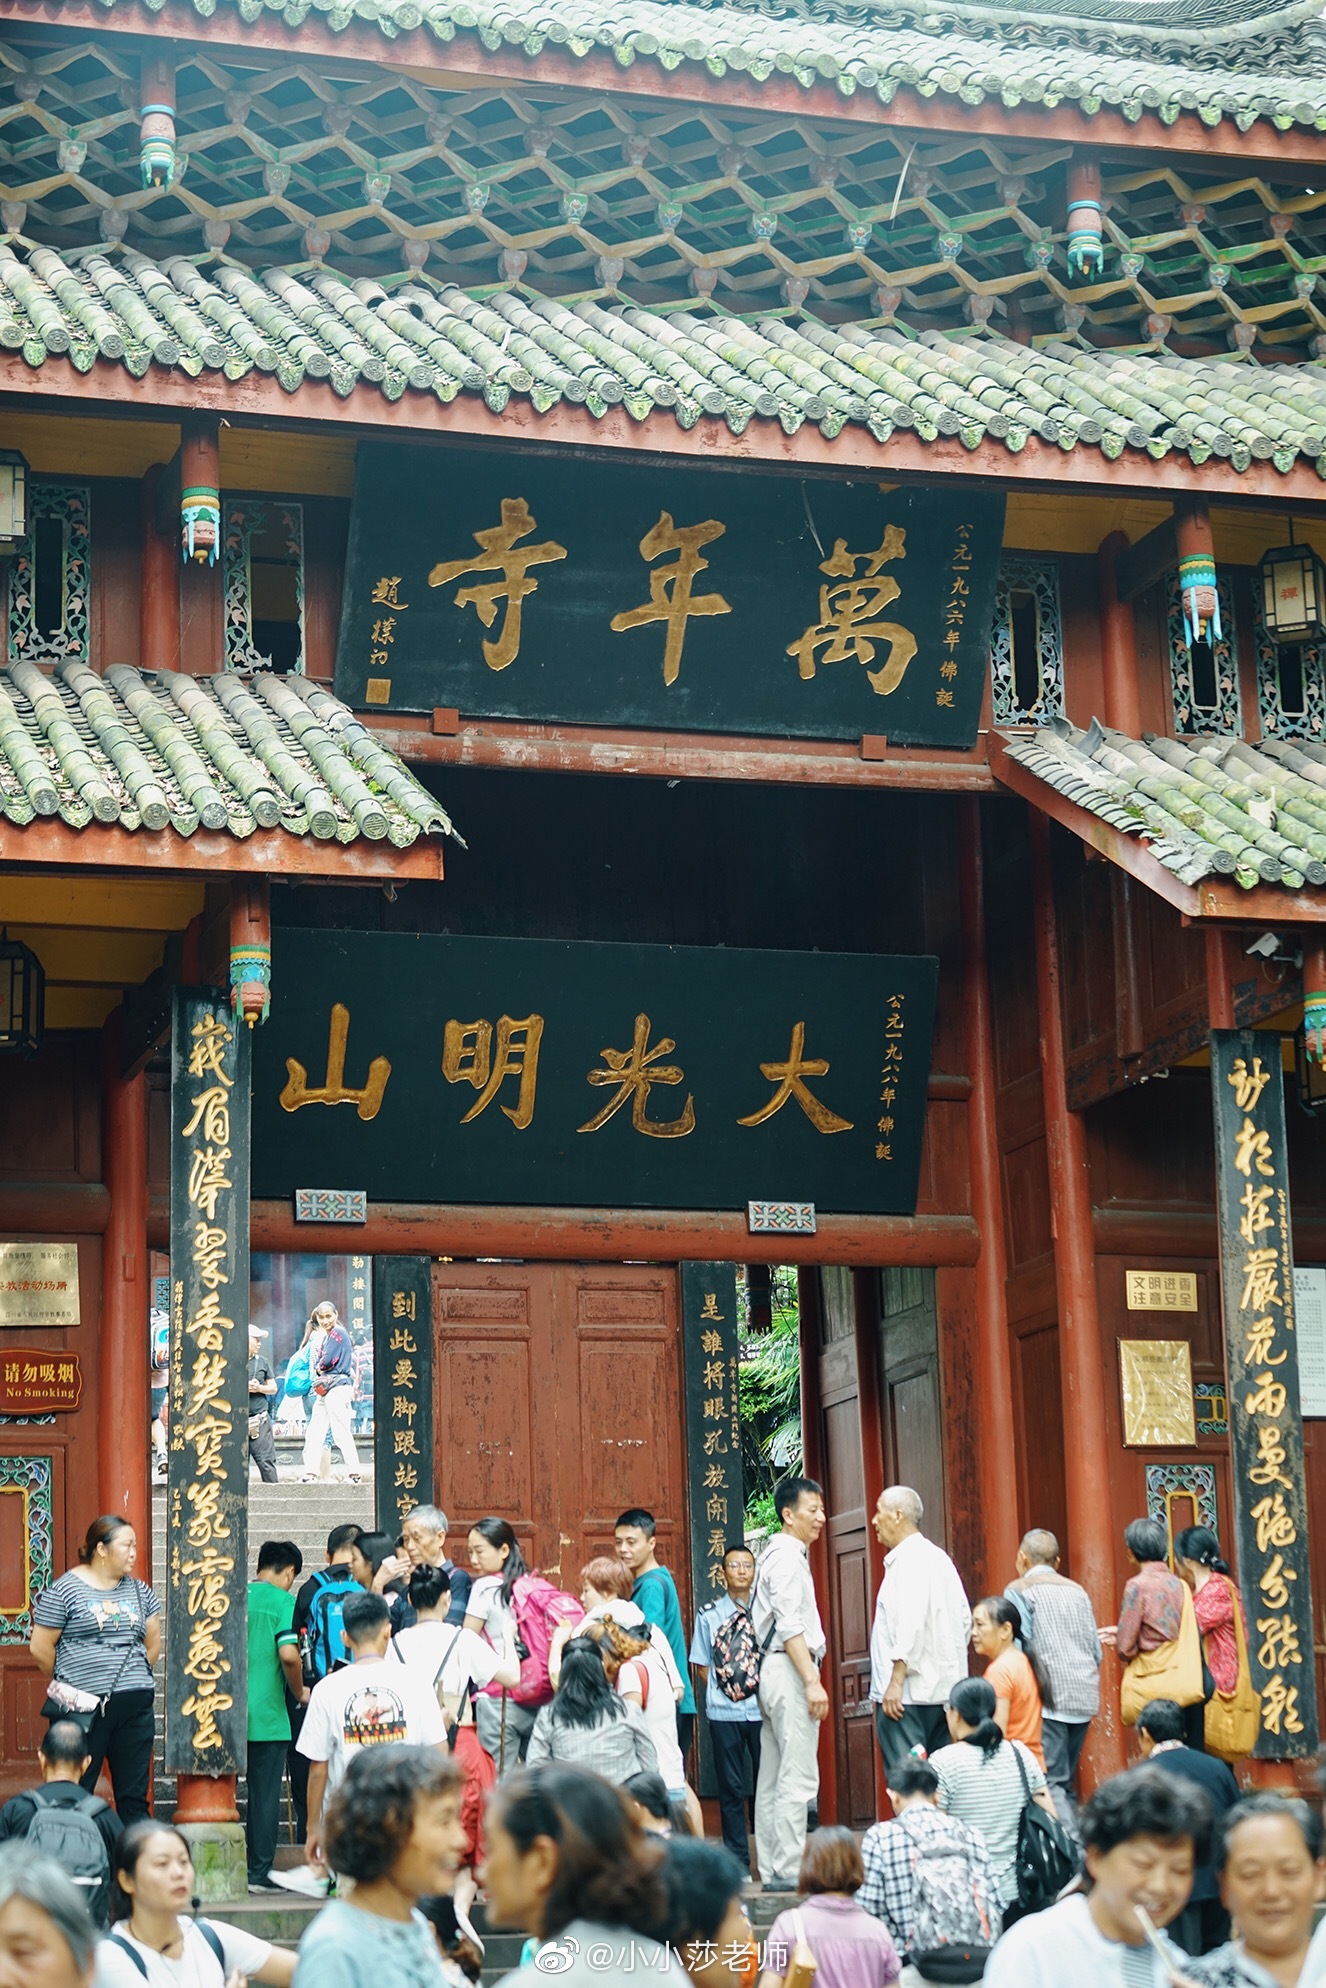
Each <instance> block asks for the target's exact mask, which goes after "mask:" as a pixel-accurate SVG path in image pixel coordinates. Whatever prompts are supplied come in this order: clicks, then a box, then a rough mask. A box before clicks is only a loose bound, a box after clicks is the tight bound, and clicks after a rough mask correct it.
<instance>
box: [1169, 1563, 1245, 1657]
mask: <svg viewBox="0 0 1326 1988" xmlns="http://www.w3.org/2000/svg"><path fill="white" fill-rule="evenodd" d="M1174 1559H1175V1563H1176V1565H1177V1567H1178V1571H1179V1574H1180V1575H1181V1576H1182V1578H1183V1579H1184V1580H1185V1581H1186V1582H1187V1583H1188V1586H1189V1587H1190V1588H1191V1589H1192V1591H1193V1608H1194V1609H1195V1611H1196V1614H1197V1627H1198V1628H1199V1629H1200V1630H1201V1632H1202V1661H1203V1662H1204V1663H1205V1665H1206V1668H1207V1669H1208V1671H1210V1673H1211V1677H1212V1680H1213V1682H1214V1685H1215V1688H1216V1690H1217V1691H1233V1690H1234V1689H1235V1688H1236V1687H1237V1685H1238V1681H1239V1651H1238V1641H1237V1638H1236V1636H1235V1634H1234V1610H1235V1609H1236V1608H1237V1609H1239V1610H1240V1611H1241V1610H1242V1608H1243V1598H1242V1596H1241V1595H1240V1594H1239V1591H1238V1589H1237V1588H1236V1587H1235V1586H1234V1583H1233V1582H1232V1581H1231V1580H1230V1578H1229V1569H1228V1567H1227V1566H1226V1565H1225V1563H1224V1561H1223V1560H1222V1559H1221V1558H1220V1541H1219V1540H1218V1539H1217V1538H1216V1536H1215V1534H1214V1533H1213V1532H1212V1531H1211V1529H1210V1527H1209V1526H1189V1527H1188V1529H1187V1531H1186V1532H1181V1533H1180V1534H1179V1536H1178V1538H1177V1539H1176V1540H1175V1542H1174ZM1247 1634H1248V1619H1247V1616H1246V1615H1245V1616H1244V1617H1243V1636H1244V1640H1245V1642H1246V1640H1247Z"/></svg>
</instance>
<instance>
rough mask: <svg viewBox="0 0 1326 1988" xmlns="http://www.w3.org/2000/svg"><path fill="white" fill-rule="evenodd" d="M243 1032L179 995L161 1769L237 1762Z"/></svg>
mask: <svg viewBox="0 0 1326 1988" xmlns="http://www.w3.org/2000/svg"><path fill="white" fill-rule="evenodd" d="M249 1053H250V1052H249V1031H248V1030H247V1029H246V1028H244V1027H243V1026H242V1025H240V1024H238V1023H237V1020H236V1017H235V1016H234V1014H233V1013H232V1012H231V1008H230V1003H229V1001H228V1000H227V998H226V996H225V995H224V994H223V993H222V992H220V990H219V989H215V988H208V987H201V988H200V987H183V988H178V989H177V990H176V992H175V997H174V1017H173V1031H172V1040H171V1072H170V1417H169V1421H170V1428H169V1476H168V1483H167V1493H166V1495H167V1556H166V1558H167V1570H168V1571H167V1586H166V1766H167V1769H168V1770H169V1771H170V1772H172V1773H175V1774H194V1775H213V1776H216V1775H227V1774H235V1773H240V1772H242V1771H243V1769H244V1766H245V1752H246V1749H245V1725H246V1704H245V1701H246V1695H247V1694H246V1686H247V1676H246V1657H247V1641H246V1631H245V1608H244V1602H245V1596H246V1593H247V1584H248V1476H249V1445H248V1325H249V1090H250V1080H249Z"/></svg>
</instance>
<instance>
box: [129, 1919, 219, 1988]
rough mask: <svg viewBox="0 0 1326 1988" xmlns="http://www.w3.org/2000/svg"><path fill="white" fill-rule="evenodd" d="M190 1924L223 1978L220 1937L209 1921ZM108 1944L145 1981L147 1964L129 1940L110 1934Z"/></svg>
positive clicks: (194, 1921) (197, 1921)
mask: <svg viewBox="0 0 1326 1988" xmlns="http://www.w3.org/2000/svg"><path fill="white" fill-rule="evenodd" d="M186 1923H188V1922H186ZM192 1923H193V1924H194V1925H195V1926H196V1927H197V1928H198V1931H199V1932H200V1933H201V1934H202V1936H203V1938H204V1939H205V1940H206V1942H207V1944H208V1946H209V1947H210V1948H211V1949H212V1952H213V1954H214V1955H215V1956H216V1962H217V1965H218V1967H219V1968H220V1969H221V1973H222V1976H223V1977H224V1976H225V1975H226V1971H227V1970H226V1950H225V1948H224V1947H223V1946H222V1944H221V1935H220V1934H219V1933H218V1932H217V1930H216V1927H215V1926H214V1925H213V1924H212V1922H211V1920H210V1919H195V1920H193V1922H192ZM110 1944H111V1945H112V1946H113V1947H118V1948H119V1949H120V1952H121V1953H127V1954H128V1956H129V1958H130V1960H131V1961H132V1962H133V1964H134V1966H135V1967H136V1968H137V1969H138V1972H139V1973H140V1974H141V1975H142V1977H143V1979H144V1981H146V1979H147V1962H146V1961H145V1960H144V1959H143V1956H142V1955H141V1954H140V1953H139V1951H138V1949H137V1947H136V1946H134V1945H133V1944H132V1943H131V1942H130V1941H129V1940H125V1939H121V1937H120V1935H119V1934H118V1933H112V1934H111V1936H110Z"/></svg>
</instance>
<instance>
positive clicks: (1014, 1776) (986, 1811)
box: [930, 1677, 1055, 1913]
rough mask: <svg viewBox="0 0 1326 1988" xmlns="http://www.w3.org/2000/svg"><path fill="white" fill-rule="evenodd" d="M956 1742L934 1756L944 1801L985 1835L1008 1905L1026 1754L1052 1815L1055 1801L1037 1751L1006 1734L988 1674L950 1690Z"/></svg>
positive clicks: (1035, 1797) (1038, 1793) (1030, 1783)
mask: <svg viewBox="0 0 1326 1988" xmlns="http://www.w3.org/2000/svg"><path fill="white" fill-rule="evenodd" d="M946 1712H947V1718H948V1729H949V1732H950V1733H951V1734H952V1736H953V1740H954V1744H953V1745H952V1746H942V1747H940V1749H939V1751H938V1752H937V1753H933V1754H932V1755H931V1756H930V1765H931V1766H932V1767H933V1768H934V1770H935V1773H936V1774H937V1775H938V1776H939V1806H940V1808H942V1809H946V1810H947V1811H948V1813H949V1814H950V1815H952V1816H956V1817H957V1819H958V1821H959V1822H965V1823H967V1824H969V1825H970V1827H971V1828H972V1829H975V1830H977V1831H978V1832H979V1834H980V1835H981V1836H983V1837H984V1838H985V1844H986V1848H987V1849H988V1850H989V1852H990V1862H991V1864H992V1866H993V1868H994V1877H995V1884H996V1886H997V1887H998V1890H999V1903H1000V1906H1001V1908H1003V1909H1004V1910H1005V1913H1006V1911H1007V1907H1008V1906H1010V1905H1011V1904H1012V1903H1013V1901H1014V1900H1015V1899H1016V1897H1017V1890H1018V1883H1017V1870H1016V1864H1017V1849H1018V1825H1019V1824H1020V1822H1021V1821H1022V1811H1023V1809H1024V1808H1025V1807H1026V1804H1027V1800H1028V1796H1027V1794H1026V1793H1024V1791H1023V1784H1022V1775H1021V1773H1020V1772H1019V1771H1018V1759H1017V1756H1018V1755H1019V1754H1020V1755H1021V1759H1022V1766H1023V1767H1024V1768H1025V1769H1026V1776H1027V1787H1028V1788H1029V1790H1030V1799H1031V1800H1032V1801H1034V1802H1038V1803H1039V1804H1040V1806H1041V1808H1043V1809H1044V1810H1045V1812H1046V1814H1047V1815H1053V1814H1054V1812H1055V1810H1054V1804H1053V1802H1052V1801H1051V1799H1050V1795H1049V1791H1048V1790H1047V1788H1046V1785H1045V1775H1044V1773H1043V1772H1042V1770H1041V1767H1040V1764H1039V1762H1038V1761H1037V1759H1036V1757H1035V1755H1034V1754H1033V1753H1031V1752H1030V1751H1029V1749H1028V1748H1027V1747H1025V1746H1024V1745H1023V1744H1022V1741H1021V1740H1006V1739H1005V1738H1004V1735H1003V1732H1002V1731H1001V1729H1000V1727H999V1725H998V1724H997V1723H996V1720H995V1694H994V1690H993V1687H992V1686H991V1685H989V1684H987V1683H986V1681H985V1679H984V1678H983V1677H964V1678H963V1679H962V1681H961V1683H960V1684H955V1685H954V1687H953V1689H952V1691H950V1693H949V1695H948V1705H947V1708H946Z"/></svg>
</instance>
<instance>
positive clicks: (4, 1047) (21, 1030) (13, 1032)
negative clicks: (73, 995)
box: [0, 931, 46, 1056]
mask: <svg viewBox="0 0 1326 1988" xmlns="http://www.w3.org/2000/svg"><path fill="white" fill-rule="evenodd" d="M45 1024H46V974H45V970H44V969H43V967H42V963H41V961H40V960H39V959H38V958H37V955H36V954H35V953H34V952H33V951H32V950H31V948H30V947H28V946H25V945H22V944H21V943H20V942H19V940H17V939H11V938H10V936H9V934H8V932H4V931H0V1052H6V1051H7V1052H9V1053H11V1054H14V1055H18V1056H33V1055H35V1054H36V1052H37V1050H39V1049H40V1048H41V1038H42V1031H43V1029H44V1027H45Z"/></svg>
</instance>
